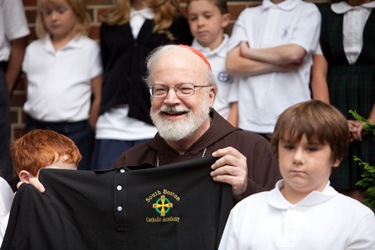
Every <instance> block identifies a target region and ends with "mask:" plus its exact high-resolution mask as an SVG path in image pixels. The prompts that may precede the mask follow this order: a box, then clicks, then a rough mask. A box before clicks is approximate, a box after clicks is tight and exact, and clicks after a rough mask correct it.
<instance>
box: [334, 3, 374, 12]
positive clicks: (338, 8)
mask: <svg viewBox="0 0 375 250" xmlns="http://www.w3.org/2000/svg"><path fill="white" fill-rule="evenodd" d="M361 8H367V9H373V8H375V1H371V2H369V3H365V4H362V5H359V6H351V5H350V4H348V3H347V2H346V1H341V2H338V3H333V4H331V9H332V11H333V12H335V13H336V14H344V13H346V12H348V11H350V10H354V9H361Z"/></svg>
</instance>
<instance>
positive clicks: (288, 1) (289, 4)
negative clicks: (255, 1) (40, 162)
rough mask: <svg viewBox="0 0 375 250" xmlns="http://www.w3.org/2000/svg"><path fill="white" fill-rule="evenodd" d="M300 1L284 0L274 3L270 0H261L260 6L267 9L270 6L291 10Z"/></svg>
mask: <svg viewBox="0 0 375 250" xmlns="http://www.w3.org/2000/svg"><path fill="white" fill-rule="evenodd" d="M300 2H301V0H284V1H282V2H281V3H278V4H274V3H273V2H271V0H263V2H262V6H263V9H264V10H267V9H269V8H271V7H274V8H280V9H282V10H292V9H294V8H295V7H296V6H297V5H298V4H299V3H300Z"/></svg>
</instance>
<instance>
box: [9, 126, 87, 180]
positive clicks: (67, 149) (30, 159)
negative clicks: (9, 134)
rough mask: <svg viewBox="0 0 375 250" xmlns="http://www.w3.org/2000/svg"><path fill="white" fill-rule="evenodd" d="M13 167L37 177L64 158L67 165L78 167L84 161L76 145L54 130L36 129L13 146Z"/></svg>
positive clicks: (17, 171) (17, 170)
mask: <svg viewBox="0 0 375 250" xmlns="http://www.w3.org/2000/svg"><path fill="white" fill-rule="evenodd" d="M11 153H12V159H13V166H14V169H15V171H16V173H17V175H18V174H19V172H20V171H21V170H26V171H28V172H30V173H31V174H32V175H34V176H36V175H37V173H38V171H39V170H40V169H42V168H44V167H46V166H48V165H51V164H52V163H54V162H56V161H58V160H59V159H61V157H64V160H65V162H66V163H75V164H77V165H78V163H79V161H80V160H81V159H82V156H81V153H80V152H79V150H78V148H77V146H76V145H75V143H74V142H73V141H72V140H71V139H70V138H68V137H66V136H65V135H62V134H60V133H57V132H55V131H53V130H44V129H36V130H32V131H30V132H28V133H27V134H25V135H23V136H22V137H20V138H19V139H17V140H16V141H15V142H13V143H12V145H11Z"/></svg>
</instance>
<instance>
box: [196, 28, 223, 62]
mask: <svg viewBox="0 0 375 250" xmlns="http://www.w3.org/2000/svg"><path fill="white" fill-rule="evenodd" d="M223 35H224V39H223V42H222V43H221V44H220V46H219V47H217V48H216V49H214V50H211V49H210V48H208V47H203V46H202V45H201V44H200V43H199V42H198V41H197V39H195V38H194V40H193V43H192V44H191V46H192V47H193V48H195V49H197V50H199V51H200V52H202V53H203V54H204V55H205V56H206V57H210V56H213V55H219V56H221V57H226V56H227V48H226V44H227V43H228V40H229V36H228V35H227V34H225V33H224V34H223Z"/></svg>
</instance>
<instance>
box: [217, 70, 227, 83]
mask: <svg viewBox="0 0 375 250" xmlns="http://www.w3.org/2000/svg"><path fill="white" fill-rule="evenodd" d="M217 80H219V81H220V82H223V83H227V82H229V81H230V75H228V73H227V72H225V71H220V72H219V73H218V74H217Z"/></svg>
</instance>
